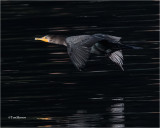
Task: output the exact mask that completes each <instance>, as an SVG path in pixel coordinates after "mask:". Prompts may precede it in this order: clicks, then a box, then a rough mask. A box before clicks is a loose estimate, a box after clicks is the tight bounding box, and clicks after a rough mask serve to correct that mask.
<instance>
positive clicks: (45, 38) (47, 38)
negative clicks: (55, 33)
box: [35, 35, 52, 43]
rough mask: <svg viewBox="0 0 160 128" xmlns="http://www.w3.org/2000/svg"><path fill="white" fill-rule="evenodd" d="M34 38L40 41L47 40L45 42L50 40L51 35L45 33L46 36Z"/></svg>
mask: <svg viewBox="0 0 160 128" xmlns="http://www.w3.org/2000/svg"><path fill="white" fill-rule="evenodd" d="M35 40H41V41H43V42H47V43H51V42H52V40H51V36H49V35H46V36H43V37H40V38H35Z"/></svg>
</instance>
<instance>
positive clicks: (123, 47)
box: [119, 44, 143, 50]
mask: <svg viewBox="0 0 160 128" xmlns="http://www.w3.org/2000/svg"><path fill="white" fill-rule="evenodd" d="M119 45H120V46H121V48H122V49H137V50H138V49H143V48H142V47H136V46H131V45H125V44H119Z"/></svg>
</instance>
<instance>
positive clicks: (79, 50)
mask: <svg viewBox="0 0 160 128" xmlns="http://www.w3.org/2000/svg"><path fill="white" fill-rule="evenodd" d="M35 39H36V40H42V41H45V42H49V43H54V44H60V45H65V46H66V47H67V51H68V54H69V56H70V59H71V61H72V62H73V64H74V65H75V66H76V68H77V69H78V70H82V69H83V68H84V67H85V65H86V63H87V61H88V59H89V57H90V54H91V53H92V54H95V55H102V54H103V55H105V56H106V57H108V58H109V59H110V60H112V61H113V62H114V63H116V64H117V65H118V66H119V67H120V68H121V69H122V70H124V69H123V54H122V49H124V48H127V49H128V48H129V49H140V47H134V46H129V45H124V44H121V42H120V41H121V37H116V36H111V35H107V34H93V35H78V36H70V37H63V36H54V35H47V36H44V37H42V38H35Z"/></svg>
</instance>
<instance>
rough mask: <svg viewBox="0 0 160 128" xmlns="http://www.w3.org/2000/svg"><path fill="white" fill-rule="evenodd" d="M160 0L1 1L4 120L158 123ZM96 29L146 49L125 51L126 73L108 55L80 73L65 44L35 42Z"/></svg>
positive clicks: (24, 122) (48, 124) (66, 123)
mask: <svg viewBox="0 0 160 128" xmlns="http://www.w3.org/2000/svg"><path fill="white" fill-rule="evenodd" d="M158 5H159V2H142V1H141V2H40V1H39V2H4V1H2V6H1V9H2V10H1V12H2V14H1V27H2V31H1V40H2V41H1V48H2V49H1V55H2V59H1V63H2V65H1V71H2V72H1V75H2V77H1V79H2V82H1V89H2V99H1V100H2V118H1V119H2V126H15V127H22V126H24V127H31V126H44V127H51V126H53V127H56V126H57V127H58V126H68V127H78V126H79V127H91V126H92V127H106V126H107V127H139V126H141V127H142V126H143V127H154V126H156V127H158V123H159V122H158V116H159V106H158V104H159V102H158V101H159V96H158V91H159V87H158V86H159V80H158V79H159V72H158V70H159V56H158V51H159V6H158ZM94 33H106V34H111V35H115V36H121V37H122V38H123V41H124V42H123V43H124V44H130V45H135V46H140V47H143V48H144V49H142V50H124V51H123V54H124V58H125V60H124V69H125V71H124V72H123V71H121V70H120V69H119V68H118V66H116V65H115V64H113V63H112V62H110V61H109V60H106V59H105V58H104V57H103V56H97V57H93V58H92V59H91V60H90V61H89V62H88V65H87V67H86V70H85V71H84V72H79V71H78V70H77V69H76V68H75V67H74V66H73V64H72V63H71V61H70V59H69V57H68V54H67V51H66V48H65V47H63V46H58V45H51V44H46V43H43V42H40V41H34V38H35V37H37V36H38V37H39V36H44V35H46V34H60V35H66V36H71V35H80V34H94ZM8 116H20V117H26V118H27V119H21V120H18V119H17V120H16V119H15V120H13V119H8Z"/></svg>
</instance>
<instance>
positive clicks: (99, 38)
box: [93, 33, 122, 43]
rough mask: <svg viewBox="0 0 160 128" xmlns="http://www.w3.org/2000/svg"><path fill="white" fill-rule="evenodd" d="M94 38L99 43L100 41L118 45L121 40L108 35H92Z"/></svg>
mask: <svg viewBox="0 0 160 128" xmlns="http://www.w3.org/2000/svg"><path fill="white" fill-rule="evenodd" d="M93 36H94V37H95V38H97V39H98V40H99V41H101V40H106V41H108V42H109V43H120V42H119V41H120V40H121V39H122V38H121V37H117V36H111V35H108V34H101V33H100V34H94V35H93Z"/></svg>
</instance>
